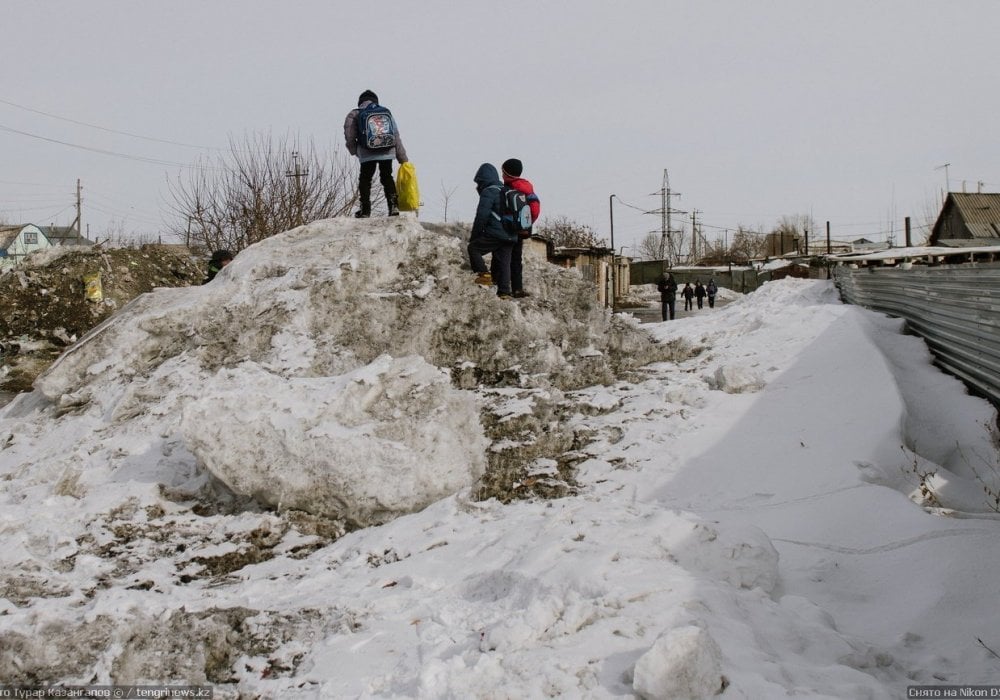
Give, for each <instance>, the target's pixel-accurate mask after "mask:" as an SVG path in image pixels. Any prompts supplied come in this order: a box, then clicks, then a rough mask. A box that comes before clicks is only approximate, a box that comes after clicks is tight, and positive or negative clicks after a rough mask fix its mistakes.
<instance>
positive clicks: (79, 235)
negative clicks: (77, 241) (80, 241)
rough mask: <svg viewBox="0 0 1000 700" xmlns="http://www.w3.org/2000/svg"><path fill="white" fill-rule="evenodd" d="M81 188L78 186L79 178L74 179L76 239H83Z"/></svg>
mask: <svg viewBox="0 0 1000 700" xmlns="http://www.w3.org/2000/svg"><path fill="white" fill-rule="evenodd" d="M82 191H83V187H82V186H81V185H80V178H77V179H76V235H77V238H83V197H81V194H80V193H81V192H82Z"/></svg>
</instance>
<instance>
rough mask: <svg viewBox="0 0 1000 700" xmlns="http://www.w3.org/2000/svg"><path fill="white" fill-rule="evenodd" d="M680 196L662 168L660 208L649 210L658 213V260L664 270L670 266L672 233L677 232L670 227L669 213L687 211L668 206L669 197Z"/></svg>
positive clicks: (665, 170) (668, 175)
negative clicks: (673, 188)
mask: <svg viewBox="0 0 1000 700" xmlns="http://www.w3.org/2000/svg"><path fill="white" fill-rule="evenodd" d="M672 196H674V197H680V196H681V193H680V192H674V191H673V190H671V189H670V174H669V173H668V172H667V169H666V168H664V169H663V185H662V186H661V187H660V209H659V211H653V212H650V213H652V214H657V213H658V214H659V215H660V260H662V261H663V270H664V271H666V269H667V268H668V267H671V264H670V256H671V254H673V253H674V252H675V251H674V249H673V238H672V236H673V234H674V233H677V232H676V231H674V230H673V228H671V225H670V215H671V214H686V213H687V212H683V211H680V210H679V209H674V208H673V207H671V206H670V198H671V197H672Z"/></svg>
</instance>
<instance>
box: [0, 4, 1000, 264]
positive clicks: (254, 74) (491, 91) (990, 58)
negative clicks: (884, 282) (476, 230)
mask: <svg viewBox="0 0 1000 700" xmlns="http://www.w3.org/2000/svg"><path fill="white" fill-rule="evenodd" d="M375 7H376V5H375V4H373V3H365V2H357V1H355V2H340V1H332V0H302V1H294V2H292V1H288V0H283V1H282V2H277V1H275V2H270V1H263V0H239V1H236V0H221V1H220V0H213V1H212V2H200V1H199V2H192V1H188V0H171V2H169V3H164V2H156V3H153V2H145V1H139V0H136V1H134V2H124V1H121V2H111V1H109V0H88V1H87V2H85V3H84V2H53V1H48V0H6V2H4V4H3V18H4V21H3V25H4V30H5V31H4V38H5V51H4V55H5V58H4V60H3V61H2V62H0V76H2V79H0V86H2V87H0V153H2V158H0V217H2V218H4V219H7V220H8V221H12V222H17V223H25V222H29V221H30V222H34V223H39V224H48V223H51V222H55V223H57V224H63V225H66V224H69V223H70V222H71V221H72V220H73V217H74V213H75V212H74V211H73V204H74V201H75V199H74V197H75V195H74V192H75V187H76V180H77V178H79V179H80V180H82V183H83V199H84V226H85V228H86V229H87V230H89V233H90V235H91V237H92V238H96V237H100V234H101V233H102V232H104V231H106V230H107V228H108V225H109V223H111V222H115V224H116V225H117V226H119V227H121V228H124V229H125V231H126V232H133V231H135V232H137V233H149V232H158V231H161V230H163V229H164V223H165V221H166V222H168V223H169V219H168V218H167V217H168V204H169V201H170V195H169V192H168V190H167V186H166V184H167V181H168V179H176V178H177V177H178V176H179V175H180V176H182V177H183V173H184V172H185V167H184V166H185V165H188V164H192V163H194V162H195V161H196V160H197V159H198V158H199V157H200V156H201V157H204V156H206V155H207V156H214V155H216V154H218V153H219V151H218V150H213V149H222V148H225V147H226V146H227V144H228V141H229V138H230V136H236V137H240V136H242V135H243V134H247V133H259V132H271V133H273V134H275V135H276V136H284V135H286V134H290V135H292V136H297V137H299V138H301V139H303V140H308V139H313V140H314V141H315V142H316V143H317V145H319V146H321V147H323V148H324V149H326V148H329V149H331V150H336V151H338V152H340V153H344V147H343V131H342V125H343V120H344V116H345V115H346V113H347V111H348V110H350V109H351V108H353V107H354V106H355V105H356V104H357V97H358V94H359V93H360V92H362V91H363V90H365V89H372V90H374V91H375V92H377V93H378V95H379V97H380V98H381V102H382V103H383V104H385V105H387V106H389V107H390V108H391V109H392V110H393V113H394V114H395V115H396V118H397V121H398V122H399V125H400V130H401V133H402V136H403V140H404V143H405V144H406V147H407V151H408V152H409V155H410V158H411V160H412V161H413V163H414V165H415V166H416V169H417V173H418V177H419V180H420V185H421V194H422V196H423V200H424V204H425V206H424V208H423V209H422V210H421V217H422V218H423V219H425V220H428V221H440V220H442V219H443V216H444V198H443V196H442V190H451V189H452V188H456V190H455V194H454V196H453V197H452V199H451V201H450V204H449V211H448V218H449V219H450V220H456V219H458V220H465V221H468V220H470V219H471V218H472V215H473V213H474V208H475V192H474V189H473V184H472V176H473V174H474V173H475V171H476V169H477V168H478V166H479V165H480V164H481V163H483V162H491V163H494V164H497V165H499V164H500V163H501V162H503V160H505V159H506V158H509V157H518V158H520V159H521V160H522V161H523V162H524V165H525V171H524V174H525V176H526V177H528V178H529V179H531V180H532V181H533V182H534V184H535V188H536V191H537V192H538V193H539V195H540V197H541V200H542V207H543V218H544V217H545V216H550V217H551V216H566V217H569V218H570V219H572V220H575V221H577V222H579V223H583V224H587V225H589V226H592V227H593V228H594V229H595V230H596V231H597V232H598V233H599V234H601V235H602V236H605V237H606V236H607V234H608V232H609V197H610V195H611V194H615V195H616V200H615V205H614V217H615V245H616V247H618V248H621V247H622V246H631V245H634V244H635V242H636V241H637V240H638V239H640V238H641V237H642V236H643V235H644V234H645V233H647V232H649V231H657V232H658V231H659V230H660V227H661V217H660V215H659V214H658V213H653V214H644V213H641V210H655V209H658V208H659V207H660V202H661V200H660V196H659V190H660V188H661V185H662V182H663V175H664V170H668V171H669V177H670V184H671V186H672V188H673V189H674V190H675V191H676V192H679V193H680V194H681V196H680V197H679V198H675V199H674V200H673V201H672V204H673V206H674V207H675V208H676V209H678V210H682V211H684V212H686V213H684V214H680V213H678V214H675V215H674V216H673V217H672V219H673V224H674V225H675V227H676V226H679V225H681V224H687V225H689V222H690V212H691V211H692V210H696V211H697V212H698V219H699V221H701V222H704V224H705V228H704V233H705V235H706V236H707V237H708V238H710V239H712V238H715V237H721V236H723V235H724V232H725V230H726V229H728V230H729V231H732V230H733V229H735V228H736V227H737V226H738V225H744V226H750V227H753V228H757V227H758V226H760V227H764V229H765V230H768V229H769V228H770V227H772V226H773V225H774V224H775V223H776V222H777V221H778V220H779V219H780V218H781V217H782V216H785V215H800V214H805V215H811V216H812V218H813V219H814V220H815V221H816V222H817V223H818V224H819V225H820V226H821V227H822V226H824V224H825V222H826V221H830V222H831V226H832V233H833V235H834V237H840V238H856V237H860V236H867V237H869V238H875V239H884V238H885V236H886V234H887V233H888V232H889V231H890V230H894V231H895V233H896V238H897V241H899V240H900V239H901V234H900V231H901V229H902V222H903V217H904V216H907V215H909V216H911V217H913V222H914V225H915V226H917V225H921V224H924V223H925V222H926V220H927V218H928V216H933V214H935V213H936V211H937V208H938V204H939V201H940V196H941V192H942V191H943V190H944V189H945V186H946V183H950V185H951V189H952V190H958V191H960V190H961V189H962V186H963V182H964V183H965V186H966V188H967V189H968V191H976V188H977V187H978V186H979V184H978V183H980V182H982V183H983V188H984V191H993V192H996V191H1000V140H998V138H997V126H996V125H997V119H998V117H997V115H998V114H1000V93H998V91H997V89H996V88H997V85H998V84H1000V61H998V60H997V54H998V53H1000V50H998V48H997V47H998V42H997V39H996V29H997V27H1000V2H995V1H993V0H972V1H966V2H962V3H955V4H952V3H944V2H940V1H937V2H931V1H924V0H891V1H876V0H864V1H853V0H836V1H830V2H825V1H824V2H819V1H810V2H803V1H801V0H775V1H769V2H757V1H755V2H745V1H742V0H741V1H739V2H736V1H733V2H722V1H720V2H710V1H691V2H677V1H672V0H648V1H647V0H638V1H630V0H622V1H620V2H608V1H607V0H576V1H574V2H568V1H567V2H547V1H544V0H536V1H535V2H521V1H519V0H508V1H505V2H503V3H497V2H488V3H486V2H471V1H470V2H457V1H456V2H445V1H443V0H421V1H420V2H392V1H391V0H390V1H388V2H383V3H379V4H377V7H379V8H382V9H381V14H379V10H376V9H375ZM31 110H34V111H31ZM70 120H73V121H70ZM74 122H82V124H79V123H74ZM98 127H99V128H98ZM17 132H22V133H17ZM116 132H128V133H130V134H135V135H138V136H143V137H145V138H135V137H133V136H127V135H124V134H122V133H116ZM28 134H31V135H28ZM152 139H159V141H156V140H152ZM54 141H60V142H64V143H55V142H54ZM66 144H73V145H72V146H71V145H66ZM181 144H187V145H181ZM75 146H84V147H86V148H87V149H96V150H100V151H109V152H113V153H115V154H120V155H107V154H104V153H97V152H95V151H94V150H83V149H80V148H77V147H75ZM121 156H127V157H121ZM150 161H154V162H150ZM945 163H948V164H950V165H949V167H948V168H943V167H941V166H943V165H944V164H945ZM85 232H86V231H85ZM625 253H626V254H628V253H629V250H628V249H627V248H626V250H625Z"/></svg>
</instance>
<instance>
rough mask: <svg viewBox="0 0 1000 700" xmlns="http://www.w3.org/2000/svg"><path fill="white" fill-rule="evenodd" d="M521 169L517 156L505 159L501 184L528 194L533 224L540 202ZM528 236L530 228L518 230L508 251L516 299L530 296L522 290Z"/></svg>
mask: <svg viewBox="0 0 1000 700" xmlns="http://www.w3.org/2000/svg"><path fill="white" fill-rule="evenodd" d="M523 170H524V166H523V165H522V164H521V161H519V160H518V159H517V158H509V159H507V160H505V161H504V162H503V165H502V166H501V168H500V171H501V174H502V175H503V184H505V185H507V186H508V187H511V188H513V189H515V190H517V191H518V192H522V193H524V194H525V195H527V196H528V206H529V207H530V208H531V223H532V224H534V223H535V222H536V221H538V215H539V214H540V213H541V211H542V204H541V202H540V201H539V200H538V195H536V194H535V188H534V186H533V185H532V184H531V182H529V181H528V180H526V179H524V178H523V177H521V173H522V172H523ZM528 238H531V229H530V228H529V229H528V230H527V231H519V232H518V234H517V242H516V243H514V247H513V248H511V251H510V286H511V289H512V290H513V294H514V297H515V298H517V299H520V298H522V297H526V296H530V295H529V294H528V293H527V292H526V291H524V261H523V255H524V241H525V240H527V239H528Z"/></svg>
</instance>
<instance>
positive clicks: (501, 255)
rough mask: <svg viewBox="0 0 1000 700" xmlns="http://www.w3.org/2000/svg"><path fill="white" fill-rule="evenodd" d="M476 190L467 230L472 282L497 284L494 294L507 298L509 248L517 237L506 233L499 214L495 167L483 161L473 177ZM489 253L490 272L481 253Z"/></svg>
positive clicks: (498, 183) (484, 284)
mask: <svg viewBox="0 0 1000 700" xmlns="http://www.w3.org/2000/svg"><path fill="white" fill-rule="evenodd" d="M473 181H474V182H475V183H476V191H477V192H478V193H479V206H478V207H476V218H475V220H474V221H473V222H472V231H471V233H470V234H469V263H470V264H471V265H472V271H473V272H475V273H476V284H481V285H483V286H484V287H489V286H492V285H494V284H495V285H496V286H497V296H499V297H500V298H501V299H510V298H511V289H510V251H511V248H513V246H514V242H515V241H516V240H517V234H516V233H508V232H507V230H506V229H504V227H503V223H502V222H501V217H500V176H499V175H498V174H497V169H496V168H495V167H493V166H492V165H490V164H489V163H483V164H482V165H480V166H479V170H477V171H476V176H475V178H473ZM486 253H490V254H491V255H492V256H493V259H492V260H491V261H490V262H491V263H492V264H491V265H490V267H491V268H492V269H493V272H492V273H491V272H490V271H489V270H488V269H487V267H486V261H485V260H483V255H485V254H486Z"/></svg>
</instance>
